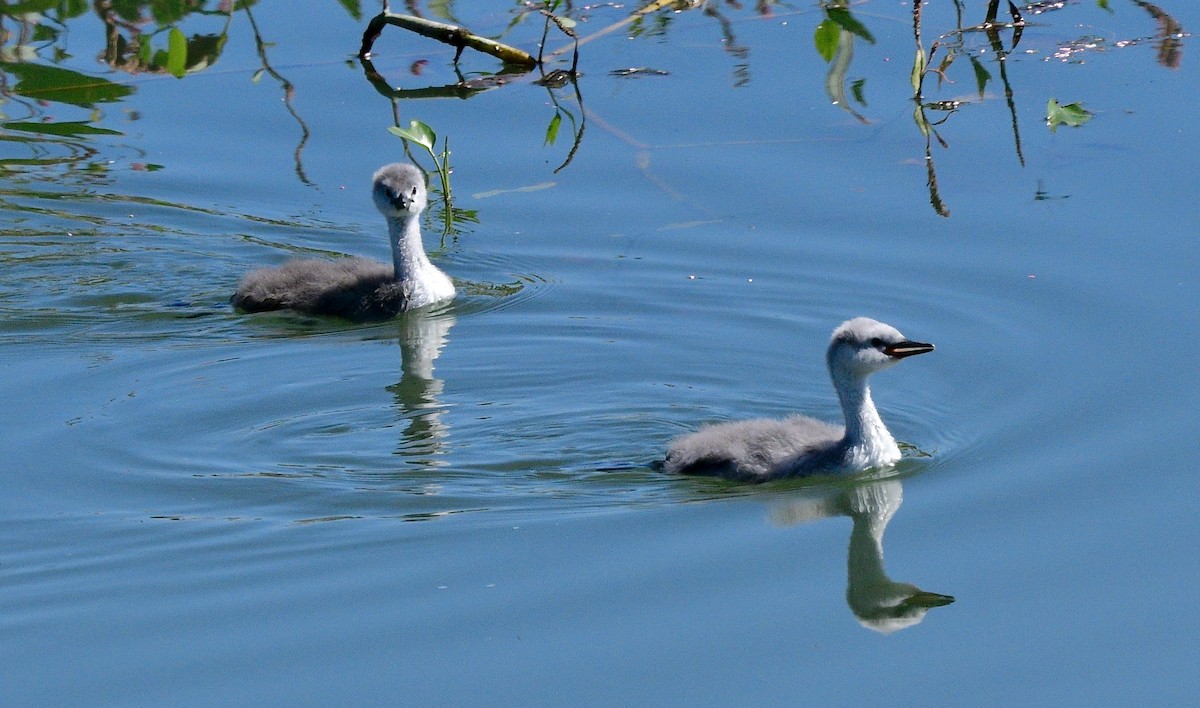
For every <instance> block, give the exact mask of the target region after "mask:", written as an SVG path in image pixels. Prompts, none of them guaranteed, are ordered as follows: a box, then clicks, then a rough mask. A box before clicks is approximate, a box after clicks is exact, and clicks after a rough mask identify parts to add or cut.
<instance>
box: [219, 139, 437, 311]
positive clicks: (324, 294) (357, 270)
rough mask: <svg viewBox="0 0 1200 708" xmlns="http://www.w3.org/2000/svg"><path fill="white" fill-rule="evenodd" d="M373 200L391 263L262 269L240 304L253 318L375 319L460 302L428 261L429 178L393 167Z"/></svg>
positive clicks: (382, 174) (383, 173)
mask: <svg viewBox="0 0 1200 708" xmlns="http://www.w3.org/2000/svg"><path fill="white" fill-rule="evenodd" d="M372 194H373V197H374V199H375V206H376V208H378V209H379V212H380V213H381V214H383V217H384V218H385V219H386V220H387V224H388V235H389V236H390V238H391V242H392V265H387V264H385V263H379V262H377V261H372V260H368V259H366V258H343V259H338V260H332V261H330V260H316V259H307V260H292V261H288V262H287V263H284V264H283V265H282V266H280V267H278V268H261V269H259V270H255V271H251V272H249V273H247V274H246V276H245V277H243V278H242V282H241V284H240V285H239V286H238V289H237V292H236V293H235V294H234V296H233V304H234V306H236V307H238V308H239V309H242V310H245V311H247V312H262V311H264V310H299V311H301V312H307V313H310V314H314V315H336V316H338V317H345V318H347V319H352V320H373V319H386V318H389V317H392V316H394V315H396V314H398V313H400V312H403V311H405V310H411V309H414V308H417V307H423V306H425V305H432V304H434V303H437V302H442V301H445V300H449V299H451V298H453V297H454V284H453V283H452V282H450V278H448V277H446V274H445V273H443V272H442V271H440V270H438V268H437V266H435V265H433V264H432V263H430V262H429V256H427V255H426V254H425V246H424V245H423V244H422V243H421V226H420V223H419V221H420V215H421V212H422V211H424V210H425V204H426V193H425V176H424V175H423V174H422V173H421V171H420V170H418V169H417V168H415V167H413V166H412V165H405V164H399V163H396V164H391V165H386V166H384V167H382V168H380V169H379V171H378V172H376V173H375V177H374V187H373V192H372Z"/></svg>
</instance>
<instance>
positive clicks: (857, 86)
mask: <svg viewBox="0 0 1200 708" xmlns="http://www.w3.org/2000/svg"><path fill="white" fill-rule="evenodd" d="M866 83H867V80H866V79H855V80H854V81H852V82H850V93H851V94H852V95H853V96H854V100H855V101H858V103H859V105H860V106H866V105H867V98H866V94H865V93H864V92H863V87H864V86H865V85H866Z"/></svg>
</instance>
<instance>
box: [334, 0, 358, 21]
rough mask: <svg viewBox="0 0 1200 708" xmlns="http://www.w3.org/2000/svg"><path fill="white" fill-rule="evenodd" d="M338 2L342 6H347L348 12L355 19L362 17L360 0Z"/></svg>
mask: <svg viewBox="0 0 1200 708" xmlns="http://www.w3.org/2000/svg"><path fill="white" fill-rule="evenodd" d="M338 2H339V3H341V5H342V7H344V8H346V12H349V13H350V16H351V17H353V18H354V19H355V20H361V19H362V3H360V2H359V1H358V0H338Z"/></svg>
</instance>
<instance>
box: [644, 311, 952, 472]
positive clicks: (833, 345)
mask: <svg viewBox="0 0 1200 708" xmlns="http://www.w3.org/2000/svg"><path fill="white" fill-rule="evenodd" d="M929 351H933V345H932V344H926V343H924V342H913V341H910V340H908V339H905V337H904V335H902V334H900V332H899V331H897V330H896V329H895V328H893V327H891V326H889V325H886V324H883V323H882V322H877V321H875V320H872V319H869V318H866V317H857V318H855V319H852V320H848V321H846V322H843V323H842V324H841V325H840V326H839V327H838V328H837V329H835V330H834V331H833V338H832V339H831V341H830V343H829V349H828V351H827V352H826V362H827V364H828V365H829V373H830V378H832V379H833V386H834V389H835V390H836V391H837V394H838V400H839V401H840V402H841V404H842V412H843V413H844V414H845V418H846V425H845V426H836V425H831V424H829V423H826V422H824V421H820V420H817V419H815V418H809V417H807V416H802V415H795V416H791V417H788V418H784V419H782V420H772V419H760V420H747V421H739V422H733V423H718V424H715V425H707V426H704V427H702V428H700V429H699V430H697V431H696V432H694V433H690V434H688V435H684V436H682V437H679V438H676V439H675V440H673V441H672V442H671V444H670V446H669V448H668V450H667V457H666V460H665V461H664V462H663V469H664V470H665V471H667V472H674V473H679V474H703V475H714V476H720V477H727V478H729V479H737V480H745V481H766V480H770V479H779V478H783V477H798V476H804V475H812V474H823V473H840V472H855V471H859V470H864V469H868V468H871V467H879V466H883V465H888V464H893V463H895V462H896V461H897V460H899V459H900V448H899V446H898V445H897V444H896V441H895V439H894V438H893V437H892V435H891V433H890V432H888V429H887V426H885V425H884V424H883V420H882V419H881V418H880V417H879V412H878V411H877V410H876V409H875V404H874V402H873V401H872V400H871V389H870V388H869V387H868V386H867V378H868V377H869V376H870V375H871V374H873V373H875V372H876V371H881V370H883V369H886V368H888V367H890V366H893V365H894V364H896V363H897V362H898V361H900V360H901V359H903V358H905V357H908V356H913V355H915V354H923V353H925V352H929Z"/></svg>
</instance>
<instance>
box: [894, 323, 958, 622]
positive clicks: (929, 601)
mask: <svg viewBox="0 0 1200 708" xmlns="http://www.w3.org/2000/svg"><path fill="white" fill-rule="evenodd" d="M925 346H927V347H928V346H929V345H928V344H926V345H925ZM925 351H929V350H928V349H926V350H925ZM916 353H917V354H920V352H916ZM952 602H954V598H953V597H952V596H950V595H939V594H937V593H936V592H925V591H924V590H918V591H917V592H915V593H913V594H912V595H909V596H908V597H907V598H906V599H905V600H904V602H903V603H901V604H903V605H904V606H906V607H944V606H945V605H949V604H950V603H952Z"/></svg>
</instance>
